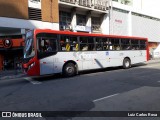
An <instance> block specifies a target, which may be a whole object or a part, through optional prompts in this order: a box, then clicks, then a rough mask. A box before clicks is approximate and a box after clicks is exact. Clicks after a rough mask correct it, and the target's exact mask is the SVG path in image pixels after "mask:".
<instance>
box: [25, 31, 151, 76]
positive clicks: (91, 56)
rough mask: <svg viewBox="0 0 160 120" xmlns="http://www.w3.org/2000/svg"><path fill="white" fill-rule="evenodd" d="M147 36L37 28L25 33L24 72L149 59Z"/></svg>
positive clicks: (34, 73)
mask: <svg viewBox="0 0 160 120" xmlns="http://www.w3.org/2000/svg"><path fill="white" fill-rule="evenodd" d="M147 44H148V40H147V38H141V37H129V36H116V35H104V34H90V33H79V32H70V31H54V30H48V29H46V30H42V29H35V30H31V31H28V32H27V33H26V40H25V48H24V64H23V67H24V68H25V71H26V73H27V74H28V75H30V76H40V75H47V74H55V73H62V74H63V75H65V76H74V75H76V74H77V73H78V72H79V71H83V70H91V69H100V68H106V67H116V66H123V68H130V67H131V65H132V64H136V63H140V62H145V61H147V60H149V50H148V47H147V46H148V45H147Z"/></svg>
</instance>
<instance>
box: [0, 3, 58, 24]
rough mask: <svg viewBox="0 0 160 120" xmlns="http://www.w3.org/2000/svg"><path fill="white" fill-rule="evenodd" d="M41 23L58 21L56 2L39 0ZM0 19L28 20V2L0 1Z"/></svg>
mask: <svg viewBox="0 0 160 120" xmlns="http://www.w3.org/2000/svg"><path fill="white" fill-rule="evenodd" d="M41 11H42V21H44V22H54V23H58V21H59V12H58V0H41ZM0 17H8V18H19V19H28V18H29V16H28V0H0Z"/></svg>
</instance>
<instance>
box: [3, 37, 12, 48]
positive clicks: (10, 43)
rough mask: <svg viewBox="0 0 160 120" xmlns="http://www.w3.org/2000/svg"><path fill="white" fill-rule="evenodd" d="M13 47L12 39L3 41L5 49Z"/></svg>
mask: <svg viewBox="0 0 160 120" xmlns="http://www.w3.org/2000/svg"><path fill="white" fill-rule="evenodd" d="M12 45H13V43H12V40H11V39H4V40H3V47H4V48H11V47H12Z"/></svg>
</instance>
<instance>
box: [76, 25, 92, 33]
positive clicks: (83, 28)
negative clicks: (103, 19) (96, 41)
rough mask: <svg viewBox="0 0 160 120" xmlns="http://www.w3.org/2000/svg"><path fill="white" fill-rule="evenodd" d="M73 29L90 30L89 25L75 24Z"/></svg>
mask: <svg viewBox="0 0 160 120" xmlns="http://www.w3.org/2000/svg"><path fill="white" fill-rule="evenodd" d="M74 31H83V32H91V27H88V26H80V25H76V26H75V27H74Z"/></svg>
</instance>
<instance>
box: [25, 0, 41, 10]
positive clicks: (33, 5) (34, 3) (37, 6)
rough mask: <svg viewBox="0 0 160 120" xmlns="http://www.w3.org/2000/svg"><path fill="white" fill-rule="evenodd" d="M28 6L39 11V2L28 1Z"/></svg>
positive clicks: (37, 0) (35, 0)
mask: <svg viewBox="0 0 160 120" xmlns="http://www.w3.org/2000/svg"><path fill="white" fill-rule="evenodd" d="M28 6H29V7H31V8H37V9H41V0H28Z"/></svg>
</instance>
